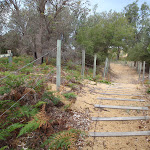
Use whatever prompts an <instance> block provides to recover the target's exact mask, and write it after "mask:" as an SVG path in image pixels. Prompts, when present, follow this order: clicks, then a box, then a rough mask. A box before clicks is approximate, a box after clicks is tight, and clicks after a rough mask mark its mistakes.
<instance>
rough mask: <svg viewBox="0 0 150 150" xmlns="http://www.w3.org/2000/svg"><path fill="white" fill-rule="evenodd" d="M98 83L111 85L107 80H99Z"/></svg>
mask: <svg viewBox="0 0 150 150" xmlns="http://www.w3.org/2000/svg"><path fill="white" fill-rule="evenodd" d="M99 82H100V83H105V84H111V82H109V81H107V80H100V81H99Z"/></svg>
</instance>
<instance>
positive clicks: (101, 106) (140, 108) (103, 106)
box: [94, 104, 148, 110]
mask: <svg viewBox="0 0 150 150" xmlns="http://www.w3.org/2000/svg"><path fill="white" fill-rule="evenodd" d="M94 106H95V107H96V108H111V109H133V110H148V107H131V106H111V105H99V104H95V105H94Z"/></svg>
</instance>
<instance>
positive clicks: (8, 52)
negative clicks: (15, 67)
mask: <svg viewBox="0 0 150 150" xmlns="http://www.w3.org/2000/svg"><path fill="white" fill-rule="evenodd" d="M7 54H10V56H8V61H9V63H12V56H13V54H12V53H11V50H7Z"/></svg>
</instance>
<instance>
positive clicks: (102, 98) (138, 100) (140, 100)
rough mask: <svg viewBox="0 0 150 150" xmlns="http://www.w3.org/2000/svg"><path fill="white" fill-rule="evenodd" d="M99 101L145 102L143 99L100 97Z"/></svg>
mask: <svg viewBox="0 0 150 150" xmlns="http://www.w3.org/2000/svg"><path fill="white" fill-rule="evenodd" d="M97 99H100V100H117V101H118V100H119V101H136V102H145V100H143V99H122V98H104V97H98V98H97Z"/></svg>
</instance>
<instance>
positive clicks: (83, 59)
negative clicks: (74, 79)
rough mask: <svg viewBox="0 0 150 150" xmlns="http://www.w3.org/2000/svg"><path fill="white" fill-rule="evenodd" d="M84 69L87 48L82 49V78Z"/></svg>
mask: <svg viewBox="0 0 150 150" xmlns="http://www.w3.org/2000/svg"><path fill="white" fill-rule="evenodd" d="M84 71H85V50H82V69H81V76H82V78H84Z"/></svg>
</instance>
